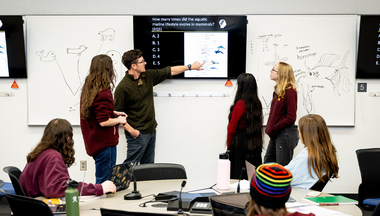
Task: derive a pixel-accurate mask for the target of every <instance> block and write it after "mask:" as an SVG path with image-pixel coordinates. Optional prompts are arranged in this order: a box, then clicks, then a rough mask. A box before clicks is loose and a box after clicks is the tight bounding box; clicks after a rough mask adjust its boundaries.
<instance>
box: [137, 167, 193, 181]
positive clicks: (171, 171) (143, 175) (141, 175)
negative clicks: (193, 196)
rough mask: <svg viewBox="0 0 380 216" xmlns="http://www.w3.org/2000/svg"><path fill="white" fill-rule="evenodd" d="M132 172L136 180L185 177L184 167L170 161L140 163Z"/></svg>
mask: <svg viewBox="0 0 380 216" xmlns="http://www.w3.org/2000/svg"><path fill="white" fill-rule="evenodd" d="M133 173H134V176H135V178H136V181H149V180H165V179H187V176H186V170H185V167H183V166H182V165H180V164H172V163H150V164H140V165H137V166H136V167H135V170H134V172H133Z"/></svg>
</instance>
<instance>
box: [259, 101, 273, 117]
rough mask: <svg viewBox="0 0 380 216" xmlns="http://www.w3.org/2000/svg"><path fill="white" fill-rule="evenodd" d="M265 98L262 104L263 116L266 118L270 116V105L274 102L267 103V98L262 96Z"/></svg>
mask: <svg viewBox="0 0 380 216" xmlns="http://www.w3.org/2000/svg"><path fill="white" fill-rule="evenodd" d="M261 97H262V98H263V100H262V102H264V103H263V115H264V116H269V111H270V105H271V103H272V101H270V102H269V103H267V101H266V100H265V98H264V97H263V96H261Z"/></svg>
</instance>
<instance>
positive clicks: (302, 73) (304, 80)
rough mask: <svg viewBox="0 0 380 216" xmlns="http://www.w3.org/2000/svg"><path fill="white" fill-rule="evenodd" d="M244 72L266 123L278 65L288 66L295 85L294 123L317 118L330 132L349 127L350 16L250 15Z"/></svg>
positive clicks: (352, 47) (353, 48)
mask: <svg viewBox="0 0 380 216" xmlns="http://www.w3.org/2000/svg"><path fill="white" fill-rule="evenodd" d="M247 19H248V28H247V34H248V37H247V38H248V50H247V72H249V73H252V74H253V75H254V76H255V77H256V79H257V81H258V87H259V96H260V99H261V102H262V105H263V109H264V117H265V120H264V122H265V123H266V122H267V119H268V115H269V110H270V104H271V100H272V94H273V86H274V85H275V82H274V81H272V80H270V78H269V75H270V70H271V69H272V68H273V66H274V64H275V63H276V62H278V61H284V62H287V63H289V64H290V65H292V67H293V70H294V74H295V78H296V81H297V83H298V110H297V122H298V119H299V118H301V117H302V116H304V115H306V114H308V113H316V114H319V115H321V116H322V117H323V118H324V119H325V120H326V123H327V124H328V125H330V126H353V125H355V68H356V64H355V61H356V24H357V21H356V19H357V16H355V15H257V16H256V15H251V16H248V17H247Z"/></svg>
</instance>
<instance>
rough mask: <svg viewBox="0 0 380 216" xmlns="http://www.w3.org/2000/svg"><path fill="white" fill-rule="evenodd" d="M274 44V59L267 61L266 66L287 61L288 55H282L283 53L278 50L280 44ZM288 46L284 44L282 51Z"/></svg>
mask: <svg viewBox="0 0 380 216" xmlns="http://www.w3.org/2000/svg"><path fill="white" fill-rule="evenodd" d="M273 46H274V53H273V61H267V62H265V63H264V65H265V66H274V65H275V64H276V63H277V62H286V61H287V60H288V57H286V56H284V57H281V55H282V54H278V52H277V47H278V46H279V45H278V44H273ZM286 46H288V44H284V45H283V46H282V52H283V51H284V47H286ZM282 52H281V53H282Z"/></svg>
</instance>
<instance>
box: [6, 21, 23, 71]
mask: <svg viewBox="0 0 380 216" xmlns="http://www.w3.org/2000/svg"><path fill="white" fill-rule="evenodd" d="M23 25H24V20H23V18H22V16H0V78H27V73H26V60H25V41H24V27H23Z"/></svg>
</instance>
